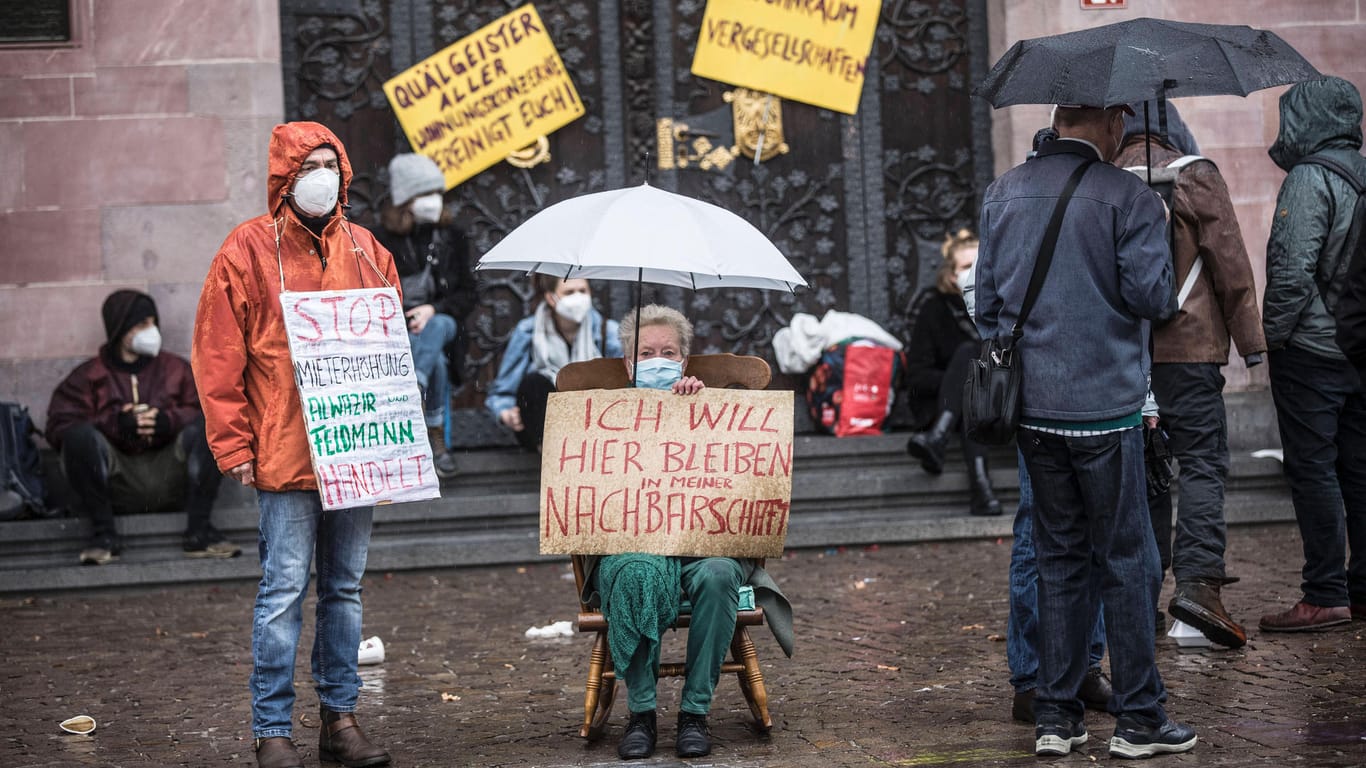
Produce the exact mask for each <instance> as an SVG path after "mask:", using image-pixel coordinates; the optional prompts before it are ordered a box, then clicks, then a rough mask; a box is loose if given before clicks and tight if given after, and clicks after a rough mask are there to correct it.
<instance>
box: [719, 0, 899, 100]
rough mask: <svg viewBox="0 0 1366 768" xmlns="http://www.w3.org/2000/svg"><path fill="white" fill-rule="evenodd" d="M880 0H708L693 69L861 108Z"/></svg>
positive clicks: (725, 80)
mask: <svg viewBox="0 0 1366 768" xmlns="http://www.w3.org/2000/svg"><path fill="white" fill-rule="evenodd" d="M881 10H882V2H881V0H707V10H706V13H705V14H703V16H702V28H701V29H700V30H699V31H698V41H697V54H696V55H695V56H694V57H693V61H692V73H693V74H694V75H698V76H699V77H709V78H711V79H713V80H720V81H721V82H723V83H731V84H733V85H739V86H744V87H745V88H753V89H754V90H757V91H767V92H768V93H772V94H776V95H778V96H781V97H783V98H785V99H792V100H793V101H801V102H805V103H807V104H815V105H816V106H818V107H824V108H826V109H833V110H835V111H836V112H844V113H847V114H850V115H852V114H854V113H855V112H857V111H858V102H859V94H860V93H861V92H862V90H863V73H864V70H865V69H866V68H867V64H868V54H869V52H870V51H871V50H872V47H873V32H874V31H875V30H876V29H877V19H878V14H879V13H880V12H881Z"/></svg>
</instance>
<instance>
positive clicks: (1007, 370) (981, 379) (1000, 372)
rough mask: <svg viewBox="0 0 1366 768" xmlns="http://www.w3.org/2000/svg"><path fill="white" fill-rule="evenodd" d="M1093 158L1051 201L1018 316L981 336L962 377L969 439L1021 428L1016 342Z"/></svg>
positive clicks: (1006, 436) (985, 439)
mask: <svg viewBox="0 0 1366 768" xmlns="http://www.w3.org/2000/svg"><path fill="white" fill-rule="evenodd" d="M1093 162H1095V161H1094V160H1086V161H1084V162H1082V164H1081V165H1079V166H1077V169H1076V170H1075V171H1073V172H1072V175H1071V176H1069V177H1068V179H1067V184H1066V186H1064V187H1063V190H1062V195H1060V196H1059V197H1058V203H1057V205H1055V206H1054V207H1053V218H1051V219H1049V221H1048V229H1047V230H1045V231H1044V236H1043V242H1042V243H1041V244H1040V245H1039V254H1038V256H1037V257H1036V258H1035V260H1034V271H1033V273H1031V274H1030V276H1029V288H1028V289H1027V290H1026V291H1025V296H1024V303H1023V304H1021V305H1020V317H1019V319H1018V320H1016V321H1015V327H1014V328H1012V329H1011V331H1010V334H1009V335H1007V336H996V337H993V338H989V339H983V340H982V349H981V352H980V353H978V355H977V358H976V359H974V360H973V361H972V363H971V364H970V366H969V373H968V379H967V381H965V382H963V420H964V424H965V425H966V428H967V433H968V436H969V437H970V438H972V439H973V440H975V441H977V442H979V443H984V444H987V445H1005V444H1007V443H1009V442H1010V441H1011V440H1014V439H1015V432H1016V431H1017V430H1018V429H1019V428H1020V388H1021V385H1022V382H1023V381H1024V361H1023V360H1021V358H1020V350H1019V344H1020V339H1021V338H1022V337H1023V336H1024V325H1025V321H1026V320H1028V319H1029V313H1030V311H1031V310H1032V309H1033V308H1034V301H1035V300H1036V299H1038V298H1039V291H1040V290H1041V289H1042V288H1043V280H1044V277H1045V276H1046V275H1047V274H1048V267H1049V265H1050V264H1052V263H1053V250H1054V248H1055V247H1057V244H1058V233H1059V232H1060V231H1061V230H1062V219H1063V215H1064V214H1065V213H1066V212H1067V204H1068V203H1069V202H1071V200H1072V193H1073V192H1076V191H1077V185H1079V184H1081V177H1082V176H1084V175H1086V169H1088V168H1090V167H1091V163H1093Z"/></svg>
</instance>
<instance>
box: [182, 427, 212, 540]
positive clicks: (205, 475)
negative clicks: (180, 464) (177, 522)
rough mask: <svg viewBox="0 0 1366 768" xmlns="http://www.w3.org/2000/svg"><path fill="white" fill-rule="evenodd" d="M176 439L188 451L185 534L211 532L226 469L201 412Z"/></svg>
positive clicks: (186, 456) (186, 453) (200, 535)
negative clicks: (211, 446)
mask: <svg viewBox="0 0 1366 768" xmlns="http://www.w3.org/2000/svg"><path fill="white" fill-rule="evenodd" d="M176 440H177V441H178V442H179V449H180V451H181V452H183V453H184V455H185V535H187V536H192V537H200V538H202V537H203V536H204V535H205V534H207V533H208V532H209V526H210V522H211V519H212V515H213V503H214V500H215V499H217V498H218V484H219V483H220V482H222V481H223V473H222V472H219V471H218V462H217V461H215V460H214V458H213V452H211V451H210V450H209V441H208V439H207V438H206V437H205V434H204V418H203V417H202V416H201V417H200V418H198V419H196V420H195V421H193V422H191V423H190V424H188V425H186V427H185V428H184V429H182V430H181V431H180V434H179V435H177V436H176Z"/></svg>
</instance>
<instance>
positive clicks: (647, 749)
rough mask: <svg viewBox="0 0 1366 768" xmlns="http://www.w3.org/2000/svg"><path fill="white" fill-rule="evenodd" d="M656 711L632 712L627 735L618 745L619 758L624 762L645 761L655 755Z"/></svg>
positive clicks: (624, 734)
mask: <svg viewBox="0 0 1366 768" xmlns="http://www.w3.org/2000/svg"><path fill="white" fill-rule="evenodd" d="M655 726H656V723H655V711H654V710H653V709H652V710H650V711H648V712H632V713H631V720H630V722H628V723H626V733H623V734H622V735H621V743H620V744H618V745H617V757H620V758H621V759H622V760H643V759H645V758H647V757H649V756H650V755H653V754H654V753H655V734H656V733H658V729H657V728H656V727H655Z"/></svg>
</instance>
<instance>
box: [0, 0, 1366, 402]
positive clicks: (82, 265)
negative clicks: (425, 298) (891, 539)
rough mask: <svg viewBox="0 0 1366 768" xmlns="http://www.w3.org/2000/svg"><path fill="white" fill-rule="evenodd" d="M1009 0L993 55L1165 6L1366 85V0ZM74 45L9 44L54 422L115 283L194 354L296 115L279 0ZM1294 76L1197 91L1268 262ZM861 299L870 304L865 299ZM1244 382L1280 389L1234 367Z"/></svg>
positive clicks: (0, 368) (95, 341)
mask: <svg viewBox="0 0 1366 768" xmlns="http://www.w3.org/2000/svg"><path fill="white" fill-rule="evenodd" d="M1079 6H1080V4H1079V2H1078V1H1077V0H1044V1H1040V0H990V2H989V8H990V18H989V27H990V47H991V54H992V58H993V60H994V58H995V57H997V56H999V55H1000V54H1001V53H1002V52H1004V50H1005V49H1006V48H1007V47H1008V46H1009V44H1010V43H1011V42H1013V41H1014V40H1016V39H1019V38H1025V37H1036V36H1039V35H1045V34H1051V33H1055V32H1062V31H1067V30H1072V29H1079V28H1082V27H1086V26H1091V25H1098V24H1105V23H1109V22H1112V21H1116V20H1119V19H1123V18H1130V17H1138V16H1162V17H1168V18H1175V19H1182V20H1191V21H1211V22H1223V23H1250V24H1252V25H1254V26H1259V27H1265V28H1269V29H1272V30H1274V31H1276V32H1277V33H1278V34H1280V35H1281V36H1282V37H1284V38H1285V39H1286V40H1287V41H1289V42H1290V43H1291V44H1292V45H1294V46H1296V47H1297V48H1298V49H1299V50H1300V51H1301V52H1302V53H1303V54H1304V55H1305V56H1306V57H1307V58H1308V59H1309V60H1310V61H1311V62H1313V63H1314V64H1315V65H1316V66H1318V67H1319V69H1321V70H1322V71H1324V72H1328V73H1333V74H1337V75H1341V76H1343V77H1346V78H1348V79H1350V80H1352V81H1353V82H1355V83H1357V84H1358V86H1359V87H1363V88H1366V57H1362V56H1361V55H1360V51H1361V50H1362V49H1366V18H1364V17H1363V13H1366V10H1363V8H1362V7H1361V6H1362V4H1361V3H1360V2H1358V0H1315V2H1312V3H1304V2H1297V1H1296V0H1205V1H1204V2H1199V3H1196V2H1189V1H1188V0H1129V2H1128V8H1127V9H1125V10H1117V11H1115V10H1112V11H1083V10H1081V9H1080V7H1079ZM72 8H73V14H72V15H73V26H74V35H73V37H74V40H73V42H72V43H71V44H69V45H41V46H0V179H4V180H5V181H4V182H3V183H0V243H3V244H4V245H3V251H2V252H0V339H3V341H2V342H0V399H5V400H18V401H19V402H22V403H24V404H26V405H28V406H29V407H30V409H31V410H32V411H33V415H34V418H35V420H36V421H37V422H38V423H39V424H42V423H43V421H44V417H45V412H46V407H47V400H48V397H49V394H50V392H51V390H52V388H53V387H54V386H56V384H57V383H58V382H59V381H60V380H61V378H62V377H63V376H64V375H65V374H66V372H67V371H69V370H70V369H71V368H72V367H74V366H75V365H76V364H77V363H78V362H79V361H80V360H82V359H84V358H86V357H88V356H90V355H91V354H93V353H94V351H95V349H96V348H97V347H98V346H99V345H100V344H101V343H102V342H103V341H104V329H103V325H102V323H101V321H100V314H99V307H100V302H101V301H102V300H103V298H104V297H105V296H106V295H107V294H108V293H109V292H110V291H112V290H114V289H117V288H122V287H132V288H138V289H141V290H146V291H148V292H150V293H151V294H152V295H153V296H154V297H155V298H156V299H157V302H158V304H159V305H160V309H161V318H162V328H163V333H164V335H165V337H166V346H167V348H168V349H169V350H171V351H174V352H177V353H181V354H188V352H189V339H190V326H191V323H192V322H193V318H194V306H195V302H196V300H197V298H198V295H199V290H200V285H201V284H202V281H203V277H204V273H205V271H206V269H207V266H208V263H209V260H210V259H211V258H212V256H213V253H214V250H215V249H216V248H217V246H218V245H219V243H221V242H222V239H223V237H224V236H225V235H226V234H227V233H228V231H229V230H230V229H231V228H232V227H233V225H235V224H236V223H237V222H239V221H241V220H243V219H245V218H247V217H249V216H252V215H255V214H257V213H259V212H261V211H262V210H263V204H264V202H265V172H266V139H267V136H268V134H269V131H270V128H271V127H272V126H273V125H274V124H275V123H277V122H279V121H280V120H281V119H283V114H282V112H283V107H282V102H283V97H282V83H281V61H280V59H281V55H280V38H279V35H280V32H279V29H280V23H279V6H278V2H277V0H221V2H215V3H202V2H191V1H190V0H98V1H97V0H72ZM1280 91H1281V89H1274V90H1271V91H1265V92H1261V93H1257V94H1254V95H1253V96H1251V97H1249V98H1247V99H1239V98H1231V97H1219V98H1208V99H1196V100H1187V101H1185V102H1182V103H1181V109H1182V113H1183V115H1184V116H1185V117H1186V118H1187V121H1188V122H1189V123H1190V125H1191V127H1192V129H1193V130H1194V131H1195V133H1196V136H1197V137H1198V139H1199V140H1200V143H1201V147H1202V149H1203V150H1204V151H1205V153H1206V154H1207V155H1208V156H1210V157H1211V158H1213V159H1214V160H1215V161H1216V162H1218V163H1219V165H1220V167H1221V168H1222V169H1223V170H1224V174H1225V176H1226V178H1227V179H1228V182H1229V186H1230V188H1231V189H1232V190H1233V193H1234V198H1235V202H1236V203H1237V205H1238V214H1239V220H1240V222H1241V224H1242V227H1243V232H1244V237H1245V239H1246V241H1247V243H1248V247H1249V250H1250V252H1251V255H1252V259H1253V261H1254V266H1255V268H1256V270H1257V271H1258V272H1259V273H1260V272H1261V271H1262V266H1263V264H1264V261H1265V242H1266V236H1267V231H1268V229H1269V224H1268V222H1269V221H1270V216H1271V211H1272V207H1273V204H1274V200H1275V194H1276V189H1277V187H1278V186H1279V184H1280V180H1281V177H1282V174H1281V172H1280V171H1279V170H1278V169H1277V168H1276V167H1275V166H1274V165H1273V164H1272V163H1271V161H1270V160H1269V159H1268V158H1267V156H1266V152H1265V149H1266V147H1267V146H1268V145H1269V144H1270V142H1271V141H1272V139H1273V138H1274V137H1275V134H1276V128H1277V115H1276V98H1277V97H1278V96H1279V94H1280ZM994 120H995V123H994V127H993V143H994V149H995V156H996V159H997V160H996V162H997V168H996V170H997V171H998V172H999V171H1003V170H1005V169H1006V168H1008V167H1010V166H1011V165H1012V164H1014V162H1015V161H1016V160H1017V159H1018V158H1019V157H1021V155H1022V154H1023V151H1024V149H1025V148H1026V147H1027V146H1028V144H1029V139H1030V137H1031V136H1032V135H1033V133H1034V131H1035V129H1037V128H1038V127H1039V126H1041V125H1043V124H1044V122H1045V121H1046V120H1047V109H1046V108H1044V107H1026V106H1021V107H1012V108H1009V109H1004V110H999V111H997V112H996V113H995V114H994ZM853 309H855V310H857V309H858V308H853ZM1228 378H1229V382H1230V387H1231V388H1234V389H1249V388H1250V389H1260V388H1264V387H1265V382H1266V377H1265V373H1264V370H1263V371H1253V375H1252V376H1248V374H1247V372H1246V371H1245V370H1244V369H1243V368H1242V367H1241V364H1238V363H1235V365H1234V366H1232V367H1230V369H1229V371H1228Z"/></svg>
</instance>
